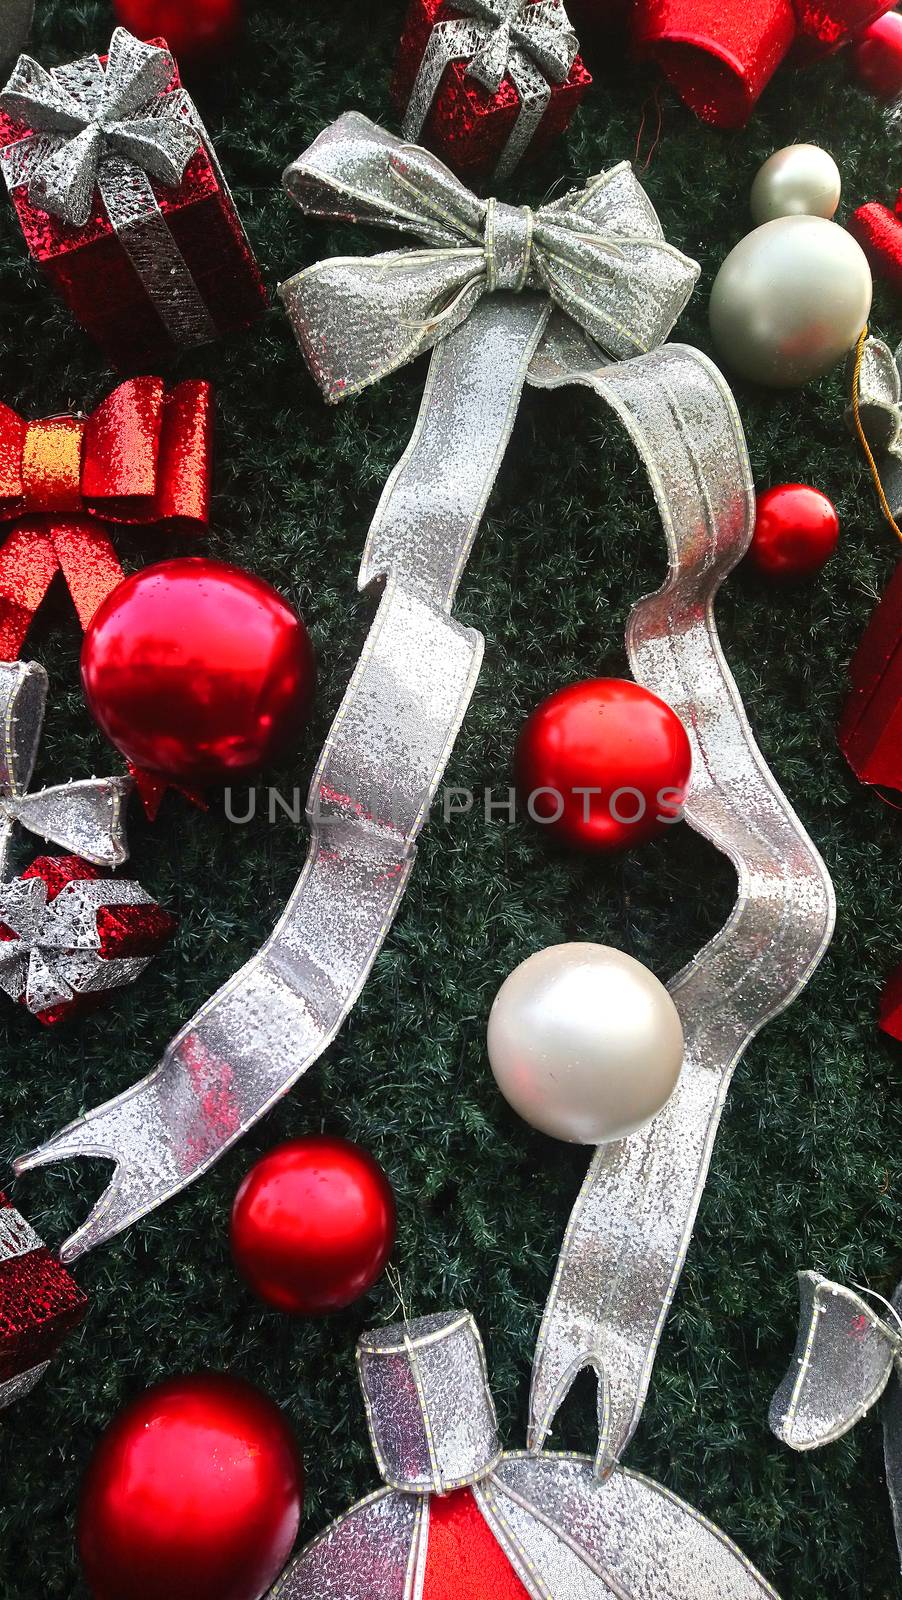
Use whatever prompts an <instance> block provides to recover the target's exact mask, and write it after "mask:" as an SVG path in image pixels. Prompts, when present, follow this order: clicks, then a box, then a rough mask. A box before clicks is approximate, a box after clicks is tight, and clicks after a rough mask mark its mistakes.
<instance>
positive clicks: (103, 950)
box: [0, 856, 175, 1027]
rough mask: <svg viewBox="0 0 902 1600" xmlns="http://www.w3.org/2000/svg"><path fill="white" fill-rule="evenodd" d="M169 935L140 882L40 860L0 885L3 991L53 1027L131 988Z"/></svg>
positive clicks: (75, 861)
mask: <svg viewBox="0 0 902 1600" xmlns="http://www.w3.org/2000/svg"><path fill="white" fill-rule="evenodd" d="M174 929H175V918H174V917H172V916H170V914H169V912H168V911H164V910H163V909H162V907H161V906H158V905H157V904H156V902H155V901H153V900H152V899H151V898H150V895H149V894H147V893H146V892H145V890H144V889H142V888H141V885H140V884H139V883H132V882H128V881H126V880H123V879H118V878H105V877H103V875H102V874H101V873H100V872H98V870H97V868H96V867H93V866H91V865H90V863H89V862H87V861H82V860H80V859H79V857H78V856H39V857H38V859H37V860H36V861H33V862H32V864H31V866H30V867H29V868H28V869H27V870H26V871H25V872H23V873H22V875H21V877H19V878H13V879H11V880H10V881H9V882H7V883H2V884H0V989H3V990H4V991H5V993H6V994H8V995H9V997H10V999H11V1000H16V1001H18V1002H19V1004H20V1005H23V1006H25V1007H26V1008H27V1009H28V1010H29V1011H30V1012H31V1013H32V1015H33V1016H35V1017H37V1019H38V1021H39V1022H43V1023H44V1024H45V1025H46V1026H47V1027H51V1026H52V1025H53V1024H54V1023H57V1022H60V1021H62V1019H63V1018H64V1017H71V1016H72V1015H73V1014H74V1013H76V1012H79V1011H85V1010H88V1009H93V1007H94V1006H96V1005H97V1004H98V1002H99V1001H100V999H101V998H102V997H103V995H104V994H105V993H106V992H107V991H109V990H110V989H119V988H122V987H123V985H124V984H127V983H131V982H133V980H134V979H135V978H137V977H139V976H140V974H141V973H142V972H143V971H144V968H145V967H146V966H147V965H148V963H149V962H150V961H151V959H152V958H153V956H155V955H156V953H157V951H158V950H160V949H162V947H163V945H164V944H166V943H167V941H168V940H169V939H170V938H171V937H172V934H173V931H174Z"/></svg>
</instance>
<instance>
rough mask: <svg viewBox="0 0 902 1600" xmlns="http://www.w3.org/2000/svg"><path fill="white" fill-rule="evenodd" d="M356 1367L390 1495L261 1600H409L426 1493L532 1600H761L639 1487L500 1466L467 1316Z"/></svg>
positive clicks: (366, 1505) (548, 1463) (770, 1593)
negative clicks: (452, 1491) (505, 1564)
mask: <svg viewBox="0 0 902 1600" xmlns="http://www.w3.org/2000/svg"><path fill="white" fill-rule="evenodd" d="M358 1365H359V1370H360V1378H361V1384H362V1387H363V1393H364V1400H365V1403H366V1410H367V1420H368V1423H369V1428H370V1436H371V1439H372V1442H373V1448H374V1451H375V1454H376V1459H377V1462H378V1463H379V1468H380V1471H381V1472H382V1475H383V1477H384V1478H385V1479H386V1480H387V1482H388V1483H389V1484H390V1485H392V1487H390V1488H389V1489H387V1490H382V1491H381V1492H380V1493H377V1494H375V1495H372V1496H370V1498H369V1499H368V1500H364V1501H363V1502H362V1503H361V1504H360V1505H358V1506H356V1507H354V1508H353V1509H352V1510H351V1511H349V1512H348V1513H347V1514H346V1515H345V1516H343V1517H341V1518H340V1519H339V1520H338V1522H336V1523H334V1524H333V1525H332V1527H331V1528H329V1529H327V1530H326V1532H325V1533H323V1534H321V1535H320V1537H319V1538H318V1539H315V1540H314V1541H313V1543H312V1544H311V1545H309V1546H308V1548H307V1549H306V1550H305V1551H303V1552H302V1553H301V1555H300V1556H298V1557H297V1558H296V1560H295V1561H294V1562H292V1564H291V1565H290V1566H289V1567H288V1568H287V1569H286V1571H285V1573H284V1574H283V1576H282V1577H281V1578H280V1579H279V1581H278V1582H277V1583H276V1585H275V1588H274V1589H273V1591H272V1594H271V1596H270V1600H422V1595H423V1588H424V1581H425V1576H426V1563H427V1556H428V1549H429V1526H430V1518H431V1506H432V1496H433V1494H434V1493H441V1492H447V1490H448V1489H449V1488H451V1487H455V1486H460V1485H466V1486H470V1487H472V1490H473V1494H474V1497H475V1499H476V1503H477V1506H478V1508H479V1511H480V1512H481V1514H482V1516H483V1518H484V1520H485V1522H486V1523H487V1524H488V1526H489V1528H490V1529H491V1531H492V1533H493V1534H494V1536H495V1538H496V1540H497V1541H498V1544H499V1545H500V1546H501V1549H502V1550H503V1551H504V1553H505V1555H506V1556H507V1558H508V1560H509V1561H510V1563H511V1565H512V1566H513V1568H514V1571H515V1572H516V1574H517V1576H518V1578H519V1579H520V1581H521V1583H522V1584H523V1585H524V1587H525V1589H526V1591H527V1593H528V1594H529V1595H530V1596H531V1600H552V1597H554V1600H565V1597H576V1596H577V1595H578V1596H579V1597H580V1600H612V1597H613V1600H776V1596H775V1593H774V1590H773V1589H772V1588H771V1587H770V1585H769V1584H767V1583H766V1582H765V1580H764V1579H763V1578H762V1577H761V1575H760V1573H758V1572H756V1571H755V1569H754V1567H752V1566H751V1564H750V1563H749V1561H748V1560H747V1559H746V1557H745V1556H744V1555H743V1554H742V1552H741V1551H740V1550H738V1549H737V1548H736V1546H735V1545H734V1544H732V1543H731V1542H730V1540H729V1539H727V1538H726V1537H725V1536H724V1534H722V1533H721V1532H720V1531H719V1530H718V1529H717V1528H715V1527H714V1526H713V1525H712V1524H711V1523H709V1522H707V1521H706V1520H705V1519H704V1518H703V1517H701V1516H700V1515H699V1513H698V1512H697V1511H694V1510H693V1509H692V1508H691V1507H690V1506H688V1505H686V1504H685V1503H684V1502H683V1501H681V1500H678V1499H677V1498H676V1496H675V1495H672V1494H670V1493H668V1491H667V1490H666V1489H664V1488H662V1487H661V1485H660V1484H657V1483H654V1482H652V1481H651V1479H649V1478H643V1477H640V1476H639V1475H638V1474H637V1473H632V1472H626V1471H624V1470H623V1469H622V1468H618V1469H617V1470H616V1471H615V1472H613V1473H612V1474H611V1476H610V1477H609V1478H608V1479H607V1480H606V1482H604V1483H599V1482H598V1480H597V1478H596V1477H595V1476H594V1474H593V1472H592V1468H591V1464H590V1462H589V1461H588V1460H587V1459H586V1458H584V1457H580V1456H567V1455H528V1454H524V1453H520V1452H513V1453H510V1454H502V1452H501V1448H500V1445H499V1442H498V1436H497V1431H496V1422H495V1408H494V1404H493V1401H492V1396H491V1391H490V1389H489V1385H488V1378H487V1376H486V1370H485V1355H484V1352H483V1348H482V1341H481V1340H480V1338H479V1333H478V1330H477V1328H476V1325H475V1323H474V1322H473V1319H472V1317H470V1316H469V1314H468V1313H467V1312H452V1313H446V1314H444V1315H439V1316H431V1317H423V1318H420V1319H419V1320H417V1321H415V1322H412V1323H401V1324H399V1325H398V1326H397V1327H393V1328H386V1329H382V1330H380V1331H379V1332H378V1333H375V1334H367V1335H365V1336H364V1338H363V1339H362V1340H361V1342H360V1346H359V1350H358ZM448 1577H449V1578H450V1579H451V1580H452V1581H453V1577H454V1574H453V1572H452V1573H449V1574H448Z"/></svg>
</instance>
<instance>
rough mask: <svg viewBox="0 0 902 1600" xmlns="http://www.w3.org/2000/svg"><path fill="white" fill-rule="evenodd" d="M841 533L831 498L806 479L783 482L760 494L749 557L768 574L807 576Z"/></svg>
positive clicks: (824, 558)
mask: <svg viewBox="0 0 902 1600" xmlns="http://www.w3.org/2000/svg"><path fill="white" fill-rule="evenodd" d="M838 539H839V517H838V516H837V514H836V507H835V506H834V504H833V502H832V500H828V499H827V496H826V495H825V494H822V493H821V491H820V489H811V488H809V487H808V485H807V484H804V483H780V484H777V485H776V487H775V488H773V489H767V490H765V492H764V494H761V495H759V496H758V504H757V508H756V512H755V531H754V533H753V535H752V542H751V545H750V546H749V560H750V562H751V563H752V566H754V567H757V569H758V571H759V572H761V573H763V574H764V576H765V577H768V578H777V579H787V580H791V579H795V578H807V577H809V576H810V575H811V574H812V573H814V572H819V571H820V569H821V567H822V566H823V565H824V563H825V561H829V559H830V557H831V556H832V554H833V552H834V550H835V549H836V545H837V541H838Z"/></svg>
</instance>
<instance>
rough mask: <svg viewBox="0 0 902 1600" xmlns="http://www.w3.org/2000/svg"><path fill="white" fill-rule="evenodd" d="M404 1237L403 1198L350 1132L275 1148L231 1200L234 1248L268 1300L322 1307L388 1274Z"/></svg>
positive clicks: (283, 1307) (299, 1308) (312, 1309)
mask: <svg viewBox="0 0 902 1600" xmlns="http://www.w3.org/2000/svg"><path fill="white" fill-rule="evenodd" d="M394 1242H395V1200H394V1195H393V1194H392V1189H391V1185H390V1184H389V1181H388V1179H387V1178H386V1176H385V1173H384V1172H383V1171H382V1168H381V1167H380V1166H379V1165H378V1163H377V1162H376V1161H374V1160H373V1157H372V1156H371V1155H368V1154H367V1152H366V1151H365V1150H361V1149H360V1148H359V1147H358V1146H357V1145H354V1144H350V1143H349V1142H348V1140H347V1139H336V1138H332V1137H330V1136H328V1135H326V1134H311V1135H308V1136H307V1137H306V1138H302V1139H291V1140H289V1141H288V1143H287V1144H282V1145H278V1146H277V1147H276V1149H275V1150H270V1151H269V1153H268V1155H265V1156H263V1157H262V1158H261V1160H259V1161H258V1162H257V1164H256V1166H253V1167H252V1168H251V1170H250V1172H249V1173H248V1175H247V1177H246V1178H245V1180H244V1182H243V1183H242V1185H241V1187H240V1189H239V1190H238V1193H237V1195H236V1196H235V1204H234V1206H233V1208H232V1254H233V1256H234V1259H235V1264H236V1266H237V1267H238V1270H239V1271H240V1272H241V1274H242V1276H243V1277H244V1278H245V1279H246V1281H247V1282H248V1283H249V1284H250V1287H251V1288H252V1289H253V1290H254V1292H255V1293H256V1294H258V1295H259V1296H260V1298H261V1299H263V1300H266V1301H267V1302H268V1304H269V1305H272V1306H276V1307H277V1308H278V1309H279V1310H280V1311H290V1312H293V1313H294V1314H295V1315H303V1314H306V1315H314V1316H315V1315H322V1314H324V1313H325V1312H329V1311H339V1310H341V1309H342V1307H344V1306H348V1305H350V1304H351V1302H352V1300H356V1299H358V1298H359V1296H360V1295H362V1294H365V1293H366V1291H367V1289H370V1288H372V1286H373V1284H374V1283H375V1282H376V1279H377V1278H378V1277H380V1275H381V1273H382V1271H383V1269H384V1267H385V1264H386V1262H387V1261H388V1258H389V1256H390V1255H391V1251H392V1246H393V1245H394Z"/></svg>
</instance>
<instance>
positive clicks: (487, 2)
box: [404, 0, 579, 181]
mask: <svg viewBox="0 0 902 1600" xmlns="http://www.w3.org/2000/svg"><path fill="white" fill-rule="evenodd" d="M454 10H455V11H457V12H460V13H461V16H460V18H455V19H454V20H453V21H451V22H438V23H436V24H435V26H434V28H433V29H432V33H431V34H430V37H429V43H428V45H427V46H426V49H425V51H424V54H423V59H422V61H421V62H420V66H419V70H418V72H417V76H416V79H415V82H414V85H413V89H412V90H411V94H410V100H409V103H408V106H407V110H406V112H405V114H404V137H405V139H418V138H419V137H420V134H421V133H422V131H423V127H424V124H425V122H426V118H427V117H428V115H429V112H430V109H431V107H432V102H433V100H434V99H435V97H436V94H437V93H438V90H439V86H440V84H441V81H442V78H443V77H444V75H445V71H446V69H447V68H448V67H449V66H450V65H451V63H452V61H466V62H468V63H469V66H468V67H467V76H468V77H471V78H475V79H476V82H477V83H480V84H482V86H483V88H485V89H488V91H489V93H490V94H497V92H498V90H499V88H500V87H501V84H502V82H503V80H504V78H505V77H510V79H511V82H512V83H513V85H514V88H515V89H516V91H517V95H518V97H519V100H520V108H519V111H518V113H517V120H516V122H515V123H514V126H513V128H512V129H511V132H510V135H509V137H508V139H507V142H506V143H505V146H504V149H503V150H502V152H501V155H500V157H499V159H498V163H497V166H496V168H495V173H494V176H495V178H496V179H498V180H499V181H500V180H501V179H503V178H507V177H509V175H510V174H511V173H512V172H513V170H514V168H515V167H516V166H517V165H518V163H519V162H520V161H521V160H522V159H523V156H524V155H525V154H526V151H527V150H528V149H529V146H530V144H531V143H532V141H533V139H534V137H535V135H536V133H537V131H538V128H539V126H540V124H541V121H542V118H543V117H544V115H545V112H546V110H547V108H548V102H549V101H550V99H551V84H552V83H566V81H567V79H568V77H569V76H570V69H571V67H572V66H573V63H574V61H575V60H576V57H577V55H578V54H579V40H578V39H577V37H576V34H575V33H574V32H573V29H572V27H571V25H570V19H569V17H568V16H567V13H566V11H565V10H564V7H563V5H561V4H560V3H559V0H538V3H537V4H536V3H533V0H455V5H454Z"/></svg>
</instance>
